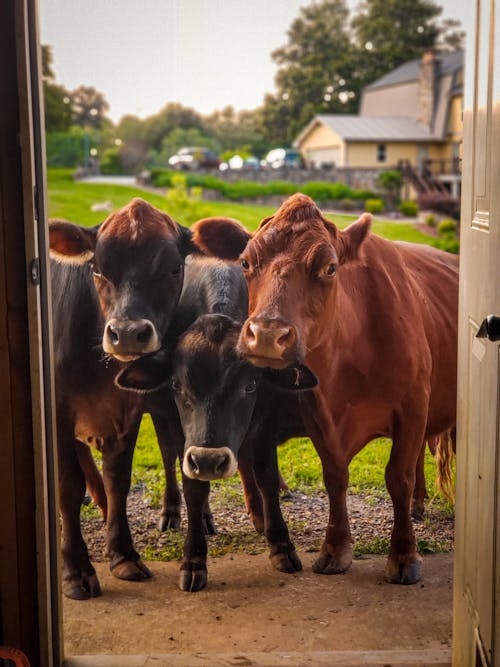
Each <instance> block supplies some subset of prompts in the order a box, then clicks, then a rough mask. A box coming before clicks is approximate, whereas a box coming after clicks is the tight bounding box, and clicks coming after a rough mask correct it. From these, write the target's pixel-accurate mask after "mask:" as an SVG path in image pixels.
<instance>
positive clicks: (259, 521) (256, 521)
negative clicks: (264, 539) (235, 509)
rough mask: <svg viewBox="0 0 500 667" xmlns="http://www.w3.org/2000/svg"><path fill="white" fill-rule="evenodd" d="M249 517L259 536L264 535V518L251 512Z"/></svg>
mask: <svg viewBox="0 0 500 667" xmlns="http://www.w3.org/2000/svg"><path fill="white" fill-rule="evenodd" d="M248 516H249V517H250V520H251V522H252V523H253V527H254V528H255V530H256V531H257V532H258V533H259V535H264V517H263V516H261V515H258V514H252V513H251V512H249V513H248Z"/></svg>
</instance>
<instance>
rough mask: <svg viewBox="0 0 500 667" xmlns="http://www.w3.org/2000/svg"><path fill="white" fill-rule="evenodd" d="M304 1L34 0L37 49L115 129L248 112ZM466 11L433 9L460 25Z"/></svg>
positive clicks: (451, 3)
mask: <svg viewBox="0 0 500 667" xmlns="http://www.w3.org/2000/svg"><path fill="white" fill-rule="evenodd" d="M310 1H311V0H140V1H139V2H137V0H39V13H40V32H41V41H42V44H50V45H52V46H53V56H54V70H55V73H56V80H57V82H58V83H60V84H62V85H64V86H65V87H66V88H68V89H69V90H73V89H74V88H77V87H78V86H80V85H82V84H83V85H87V86H94V87H95V88H97V89H98V90H99V91H101V92H102V93H104V95H105V97H106V99H107V101H108V103H109V105H110V111H109V116H110V117H111V119H112V120H113V121H115V122H116V121H118V120H119V119H120V118H121V116H123V115H125V114H134V115H137V116H140V117H141V118H143V117H145V116H149V115H151V114H153V113H156V112H157V111H159V110H160V109H161V108H162V107H163V106H164V105H165V104H166V103H167V102H180V103H181V104H183V105H184V106H188V107H193V108H194V109H196V110H197V111H199V112H201V113H203V114H206V113H210V112H211V111H213V110H215V109H222V108H223V107H225V106H228V105H232V106H233V107H235V109H238V110H239V109H254V108H255V107H257V106H259V105H260V104H261V103H262V101H263V98H264V95H265V93H266V92H273V91H274V89H275V88H274V76H275V74H276V67H275V65H274V63H273V62H272V60H271V52H272V51H273V50H274V49H275V48H277V47H279V46H281V45H283V44H284V43H285V42H286V39H287V37H286V31H287V29H288V28H289V27H290V24H291V22H292V20H293V19H294V18H295V17H296V16H298V14H299V10H300V7H302V6H304V5H307V4H309V2H310ZM470 1H471V0H441V2H440V3H439V4H440V5H441V6H442V7H443V16H445V17H450V18H457V19H460V20H461V21H462V23H464V21H465V16H466V8H465V5H466V3H467V2H470ZM349 4H350V6H351V7H356V6H357V4H358V1H357V0H349Z"/></svg>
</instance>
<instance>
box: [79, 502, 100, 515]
mask: <svg viewBox="0 0 500 667" xmlns="http://www.w3.org/2000/svg"><path fill="white" fill-rule="evenodd" d="M80 516H81V517H82V518H83V519H100V518H101V517H102V514H101V510H100V509H99V508H98V507H97V505H94V503H93V502H92V501H90V502H89V503H87V504H84V505H82V506H81V508H80Z"/></svg>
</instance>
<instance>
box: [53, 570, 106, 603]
mask: <svg viewBox="0 0 500 667" xmlns="http://www.w3.org/2000/svg"><path fill="white" fill-rule="evenodd" d="M62 591H63V593H64V595H65V596H66V597H67V598H70V599H71V600H88V599H89V598H97V597H99V596H100V595H102V591H101V586H100V584H99V579H98V578H97V575H96V574H89V575H87V574H82V576H81V578H74V579H68V580H67V581H63V585H62Z"/></svg>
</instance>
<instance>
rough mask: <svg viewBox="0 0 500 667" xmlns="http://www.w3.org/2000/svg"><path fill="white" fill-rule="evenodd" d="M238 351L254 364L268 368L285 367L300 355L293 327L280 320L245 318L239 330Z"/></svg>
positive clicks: (298, 358)
mask: <svg viewBox="0 0 500 667" xmlns="http://www.w3.org/2000/svg"><path fill="white" fill-rule="evenodd" d="M238 351H239V352H240V353H241V354H242V355H243V356H244V357H246V358H247V359H248V361H250V362H251V363H252V364H253V365H254V366H260V367H270V368H285V367H286V366H289V365H290V363H292V362H294V361H297V360H300V356H301V355H300V354H299V352H298V347H297V331H296V329H295V327H294V326H293V325H292V324H287V323H285V322H282V321H280V320H264V319H249V320H247V321H246V322H245V324H244V325H243V328H242V330H241V334H240V338H239V341H238Z"/></svg>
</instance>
